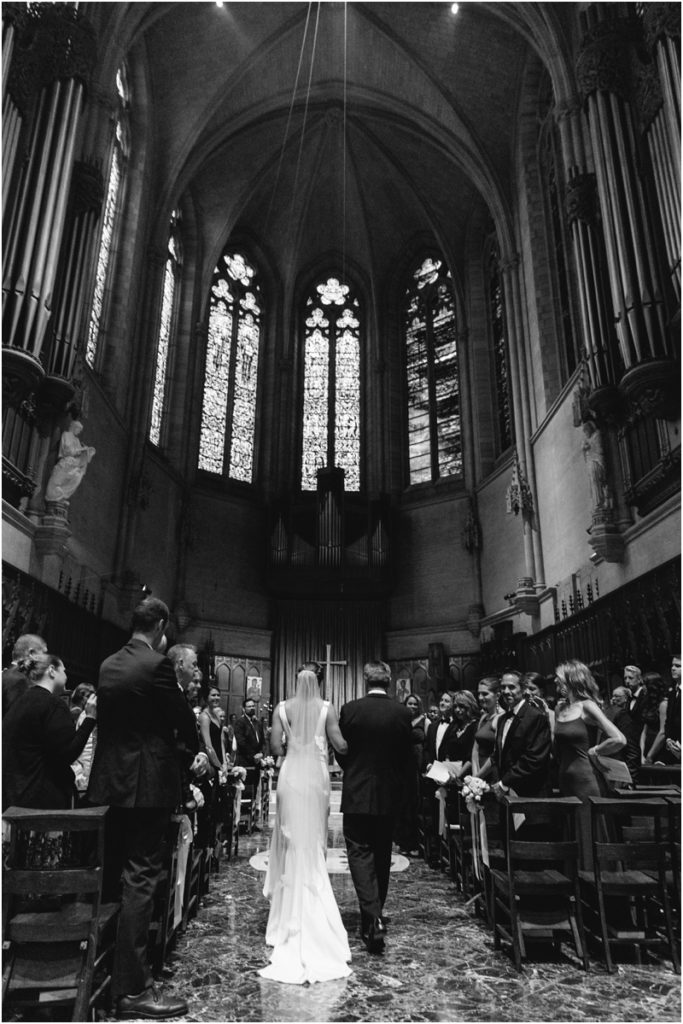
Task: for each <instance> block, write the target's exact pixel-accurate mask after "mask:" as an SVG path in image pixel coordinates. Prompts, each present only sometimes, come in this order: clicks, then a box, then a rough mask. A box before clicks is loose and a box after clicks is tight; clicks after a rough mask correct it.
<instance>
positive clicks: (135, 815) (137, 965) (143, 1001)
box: [88, 597, 208, 1020]
mask: <svg viewBox="0 0 683 1024" xmlns="http://www.w3.org/2000/svg"><path fill="white" fill-rule="evenodd" d="M168 619H169V611H168V607H167V606H166V605H165V604H164V602H163V601H160V600H159V599H158V598H155V597H151V598H148V599H147V600H145V601H143V602H141V603H140V604H139V605H138V606H137V607H136V609H135V611H134V613H133V622H132V636H131V638H130V640H129V641H128V643H127V644H126V645H125V646H124V647H122V648H121V650H120V651H117V653H116V654H113V655H112V656H111V657H110V658H107V659H106V661H104V662H103V663H102V665H101V667H100V676H99V683H98V687H97V698H98V702H99V728H98V732H99V736H98V742H97V749H96V750H95V758H94V762H93V766H92V772H91V774H90V786H89V788H88V798H89V800H90V803H92V804H109V813H108V815H107V855H108V862H107V865H106V868H107V880H106V882H105V899H109V900H111V899H112V898H113V899H115V898H116V891H117V888H118V883H119V882H120V883H121V885H122V894H121V913H120V915H119V925H118V935H117V941H116V948H115V952H114V964H113V968H112V981H111V994H112V999H113V1000H114V1005H115V1006H116V1007H117V1012H118V1017H119V1019H120V1020H136V1019H138V1018H140V1017H147V1018H152V1019H157V1020H163V1019H165V1018H166V1017H178V1016H181V1015H182V1014H185V1013H187V1004H186V1003H185V1002H184V1001H183V1000H181V999H174V998H172V997H170V996H167V995H164V994H163V993H161V992H160V991H159V990H157V989H156V988H153V987H152V975H151V971H150V967H149V964H148V961H147V941H148V937H149V926H150V922H151V919H152V912H153V907H154V893H155V891H156V888H157V884H158V882H159V879H160V877H161V873H162V868H163V848H164V839H165V836H166V833H167V831H168V826H169V823H170V820H171V815H172V813H173V811H174V809H175V808H176V806H177V805H178V803H179V802H180V798H181V774H180V767H181V766H180V760H179V758H180V755H179V748H178V744H177V739H178V740H179V741H180V743H181V744H182V745H183V749H184V750H185V751H187V752H188V754H187V756H192V758H193V759H192V763H191V765H190V770H191V771H192V773H193V774H195V775H201V774H203V773H204V772H205V771H206V768H207V765H208V761H207V758H206V755H205V754H200V753H198V739H197V726H196V721H195V718H194V715H193V714H192V712H191V710H190V708H189V707H188V705H187V701H186V700H185V697H184V695H183V693H181V691H180V689H179V688H178V681H177V679H176V674H175V672H174V669H173V664H172V662H171V661H170V660H169V659H168V658H167V657H165V656H164V655H163V654H161V653H160V648H162V649H163V645H164V642H165V630H166V626H167V625H168ZM176 738H177V739H176Z"/></svg>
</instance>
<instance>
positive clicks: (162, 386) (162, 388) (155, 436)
mask: <svg viewBox="0 0 683 1024" xmlns="http://www.w3.org/2000/svg"><path fill="white" fill-rule="evenodd" d="M180 264H181V259H180V213H179V212H178V211H177V210H174V212H173V214H172V216H171V224H170V230H169V234H168V255H167V257H166V267H165V269H164V292H163V296H162V300H161V316H160V318H159V337H158V339H157V364H156V369H155V371H154V393H153V396H152V415H151V417H150V424H149V439H150V441H151V442H152V444H156V445H159V444H161V421H162V418H163V415H164V407H165V404H166V385H167V380H168V359H169V352H170V347H171V339H172V336H173V321H174V312H175V304H176V283H177V281H178V278H179V277H180Z"/></svg>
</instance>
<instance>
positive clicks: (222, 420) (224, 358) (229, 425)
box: [198, 251, 262, 483]
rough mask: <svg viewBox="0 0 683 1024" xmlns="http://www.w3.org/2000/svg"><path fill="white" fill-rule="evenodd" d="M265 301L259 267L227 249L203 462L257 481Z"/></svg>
mask: <svg viewBox="0 0 683 1024" xmlns="http://www.w3.org/2000/svg"><path fill="white" fill-rule="evenodd" d="M261 323H262V301H261V292H260V288H259V284H258V275H257V272H256V269H255V268H254V267H253V266H252V265H251V264H250V263H249V262H248V261H247V260H246V258H245V257H244V256H243V255H242V254H241V253H238V252H233V251H226V252H225V253H223V255H222V257H221V259H220V260H219V263H218V266H217V267H216V269H215V271H214V277H213V285H212V287H211V309H210V312H209V330H208V338H207V345H206V366H205V371H204V404H203V406H202V424H201V434H200V441H199V463H198V464H199V468H200V469H203V470H206V472H208V473H217V474H223V473H224V472H225V467H226V466H227V475H228V476H229V477H230V478H231V479H232V480H240V481H242V482H243V483H251V482H252V480H253V476H254V434H255V428H256V391H257V386H258V365H259V345H260V339H261Z"/></svg>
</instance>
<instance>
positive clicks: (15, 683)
mask: <svg viewBox="0 0 683 1024" xmlns="http://www.w3.org/2000/svg"><path fill="white" fill-rule="evenodd" d="M27 690H28V679H27V678H26V676H25V675H24V673H23V672H22V671H21V669H19V668H17V666H16V665H10V667H9V668H6V669H5V671H4V672H3V673H2V717H3V718H4V717H5V715H6V714H7V712H8V711H9V709H10V708H11V707H12V704H14V702H15V700H16V699H17V697H21V696H22V695H23V694H24V693H26V691H27Z"/></svg>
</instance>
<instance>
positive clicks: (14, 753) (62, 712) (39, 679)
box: [2, 652, 97, 809]
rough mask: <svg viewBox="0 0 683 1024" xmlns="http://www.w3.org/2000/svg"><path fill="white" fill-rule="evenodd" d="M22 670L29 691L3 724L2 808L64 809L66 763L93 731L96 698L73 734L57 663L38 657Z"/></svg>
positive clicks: (68, 777) (68, 788)
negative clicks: (25, 675) (25, 676)
mask: <svg viewBox="0 0 683 1024" xmlns="http://www.w3.org/2000/svg"><path fill="white" fill-rule="evenodd" d="M24 668H25V670H26V669H27V670H28V681H29V689H28V690H27V691H26V693H25V694H24V695H23V696H22V697H19V698H18V699H17V700H15V701H14V703H13V704H12V705H11V707H10V709H9V711H8V712H7V714H6V715H5V717H4V719H3V722H2V775H3V783H4V786H3V806H4V807H11V806H15V807H44V808H60V809H67V808H69V807H72V806H73V801H74V773H73V771H72V770H71V762H72V761H74V760H75V759H76V758H77V757H78V755H79V754H80V753H81V751H82V750H83V747H84V746H85V744H86V743H87V741H88V737H89V736H90V734H91V733H92V731H93V729H94V728H95V722H96V718H97V698H96V697H95V696H94V695H92V694H91V696H90V697H89V698H88V700H87V701H86V705H85V709H84V711H85V717H84V721H83V722H82V724H81V725H80V726H79V727H78V729H76V730H75V731H74V726H73V721H72V719H71V715H70V714H69V709H68V707H67V705H66V702H65V701H64V699H63V698H64V692H65V688H66V671H65V669H64V663H63V662H62V659H61V658H60V657H58V656H57V655H56V654H48V653H42V652H41V653H38V654H34V655H33V658H32V660H30V661H29V660H26V659H25V660H24Z"/></svg>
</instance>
